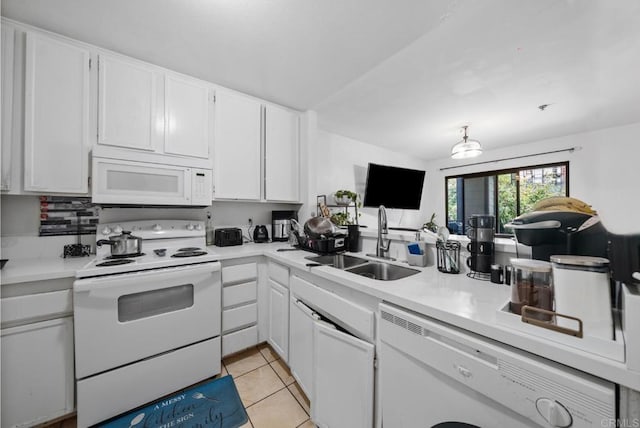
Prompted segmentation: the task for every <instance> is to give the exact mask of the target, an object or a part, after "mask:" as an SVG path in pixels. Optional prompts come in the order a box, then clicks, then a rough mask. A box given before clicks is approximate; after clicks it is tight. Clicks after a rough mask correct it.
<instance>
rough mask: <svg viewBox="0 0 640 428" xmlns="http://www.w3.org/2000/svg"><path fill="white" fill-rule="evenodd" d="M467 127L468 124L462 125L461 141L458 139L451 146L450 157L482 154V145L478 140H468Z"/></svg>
mask: <svg viewBox="0 0 640 428" xmlns="http://www.w3.org/2000/svg"><path fill="white" fill-rule="evenodd" d="M467 128H468V126H463V127H462V129H464V137H462V141H459V142H458V143H456V145H455V146H453V147H452V148H451V157H452V158H453V159H466V158H473V157H476V156H479V155H480V154H482V146H481V145H480V142H478V141H476V140H470V139H469V137H467Z"/></svg>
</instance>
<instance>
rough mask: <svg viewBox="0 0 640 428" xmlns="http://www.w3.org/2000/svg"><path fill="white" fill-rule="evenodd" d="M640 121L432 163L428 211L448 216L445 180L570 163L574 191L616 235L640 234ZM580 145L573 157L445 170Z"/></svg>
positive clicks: (562, 155)
mask: <svg viewBox="0 0 640 428" xmlns="http://www.w3.org/2000/svg"><path fill="white" fill-rule="evenodd" d="M639 135H640V123H636V124H632V125H627V126H620V127H615V128H608V129H602V130H599V131H594V132H587V133H582V134H573V135H568V136H565V137H560V138H553V139H548V140H542V141H535V142H531V143H528V144H522V145H518V146H513V147H509V148H506V149H501V150H494V151H488V152H485V153H484V154H483V155H482V156H480V157H478V158H475V159H471V160H466V161H454V160H452V159H443V160H440V161H433V162H430V163H429V164H428V168H427V177H429V179H428V180H427V182H426V185H427V187H428V195H429V196H430V197H429V198H428V199H427V201H426V206H425V207H423V209H424V210H425V211H426V212H432V211H434V212H436V214H437V218H438V219H444V215H445V190H444V178H445V176H450V175H460V174H468V173H472V172H479V171H491V170H498V169H504V168H512V167H521V166H529V165H537V164H545V163H550V162H561V161H569V193H570V195H571V196H572V197H575V198H578V199H581V200H583V201H584V202H586V203H588V204H590V205H592V207H593V208H594V209H595V210H597V211H598V213H599V214H600V217H601V219H602V222H603V224H604V226H605V227H606V228H607V229H608V230H609V231H611V232H616V233H640V222H639V221H638V216H639V213H640V142H639V141H638V136H639ZM576 146H577V147H580V148H581V149H580V150H576V151H574V152H573V153H569V152H563V153H555V154H548V155H539V156H534V157H527V158H523V159H517V160H510V161H500V162H492V163H489V164H484V165H476V166H469V167H461V168H455V169H449V170H446V171H441V170H440V168H444V167H450V166H455V165H465V164H470V163H474V162H484V161H491V160H496V159H502V158H509V157H514V156H521V155H528V154H536V153H541V152H548V151H554V150H561V149H565V148H570V147H576Z"/></svg>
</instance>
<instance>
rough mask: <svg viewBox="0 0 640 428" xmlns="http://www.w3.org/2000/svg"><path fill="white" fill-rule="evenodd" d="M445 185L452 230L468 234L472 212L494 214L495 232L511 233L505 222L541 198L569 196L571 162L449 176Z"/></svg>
mask: <svg viewBox="0 0 640 428" xmlns="http://www.w3.org/2000/svg"><path fill="white" fill-rule="evenodd" d="M445 186H446V192H447V199H446V201H447V202H446V204H447V206H446V211H447V227H448V228H449V231H450V232H451V233H454V234H459V235H463V234H465V233H466V228H467V220H468V219H469V218H470V217H471V216H472V215H473V214H492V215H494V216H495V217H496V233H497V234H511V231H510V230H508V229H505V227H504V225H505V224H507V223H509V222H510V221H511V220H513V219H514V218H515V217H517V216H519V215H520V214H523V213H526V212H529V211H531V208H532V207H533V205H534V204H535V203H536V202H537V201H539V200H540V199H544V198H547V197H550V196H569V162H562V163H557V164H548V165H536V166H527V167H523V168H514V169H504V170H499V171H489V172H483V173H476V174H467V175H458V176H449V177H446V178H445Z"/></svg>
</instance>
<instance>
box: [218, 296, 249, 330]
mask: <svg viewBox="0 0 640 428" xmlns="http://www.w3.org/2000/svg"><path fill="white" fill-rule="evenodd" d="M257 321H258V305H257V304H255V303H252V304H250V305H245V306H238V307H237V308H233V309H227V310H224V311H222V331H223V332H227V331H231V330H235V329H238V328H240V327H244V326H247V325H250V324H255V323H256V322H257Z"/></svg>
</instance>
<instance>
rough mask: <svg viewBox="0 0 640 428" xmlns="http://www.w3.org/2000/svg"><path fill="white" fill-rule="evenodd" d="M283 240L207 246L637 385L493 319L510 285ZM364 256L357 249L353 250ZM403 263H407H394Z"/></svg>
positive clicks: (32, 270) (32, 276)
mask: <svg viewBox="0 0 640 428" xmlns="http://www.w3.org/2000/svg"><path fill="white" fill-rule="evenodd" d="M279 248H289V245H288V244H287V243H269V244H245V245H242V246H232V247H209V248H208V249H209V250H210V251H211V252H213V253H215V254H217V255H218V256H219V260H229V259H235V258H243V257H256V256H267V257H269V258H270V259H272V260H274V261H278V262H280V263H283V264H285V265H287V266H289V267H290V268H293V269H297V270H299V271H303V272H310V273H312V274H314V275H316V276H318V277H321V278H324V279H327V280H330V281H332V282H335V283H338V284H340V285H341V286H344V287H347V288H350V289H353V290H357V291H359V292H361V293H364V294H367V295H369V296H372V297H375V298H377V299H380V300H383V301H386V302H389V303H392V304H395V305H398V306H401V307H404V308H407V309H409V310H411V311H414V312H417V313H419V314H422V315H425V316H428V317H432V318H435V319H437V320H440V321H442V322H445V323H448V324H451V325H454V326H456V327H459V328H461V329H464V330H468V331H471V332H473V333H476V334H479V335H482V336H485V337H488V338H490V339H493V340H496V341H498V342H502V343H506V344H508V345H511V346H513V347H516V348H519V349H521V350H524V351H528V352H531V353H534V354H537V355H539V356H542V357H545V358H548V359H550V360H553V361H556V362H559V363H561V364H565V365H567V366H570V367H573V368H576V369H578V370H581V371H584V372H587V373H590V374H593V375H595V376H599V377H601V378H604V379H607V380H610V381H612V382H615V383H619V384H621V385H624V386H627V387H629V388H631V389H634V390H640V372H635V371H630V370H628V369H627V368H626V365H625V364H624V363H622V362H618V361H614V360H612V359H609V358H605V357H602V356H599V355H596V354H593V353H590V352H587V351H584V350H580V349H577V348H574V347H571V346H568V345H566V344H564V343H562V342H554V341H550V340H549V339H547V338H544V337H542V336H536V335H531V334H527V333H524V332H522V331H517V330H514V329H513V328H511V327H509V326H508V325H505V324H501V323H500V322H499V321H498V320H497V316H496V314H497V310H498V309H499V308H500V307H502V306H503V305H504V304H505V303H506V302H507V301H508V300H509V298H510V288H509V287H508V286H504V285H498V284H493V283H490V282H488V281H479V280H474V279H471V278H468V277H467V276H466V275H464V274H457V275H451V274H444V273H441V272H438V270H437V269H436V268H435V267H434V266H431V267H426V268H416V269H418V270H420V273H418V274H416V275H413V276H410V277H407V278H404V279H400V280H396V281H376V280H373V279H369V278H365V277H362V276H359V275H355V274H352V273H349V272H345V271H342V270H339V269H335V268H333V267H328V266H321V267H307V266H306V264H307V263H309V260H307V259H305V257H306V256H309V255H312V254H311V253H308V252H305V251H286V252H278V251H277V249H279ZM354 255H356V256H359V257H363V255H362V254H354ZM88 261H89V259H88V258H84V259H81V260H80V259H30V260H20V261H18V260H15V261H9V263H8V264H7V265H6V266H5V267H4V268H3V269H2V276H1V281H2V284H6V283H8V282H14V283H15V282H23V281H35V280H39V279H47V278H54V277H55V278H60V277H65V276H68V277H73V276H75V270H77V269H79V268H81V267H82V266H83V265H84V264H86V263H87V262H88ZM397 264H399V265H402V266H407V264H406V263H397Z"/></svg>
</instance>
